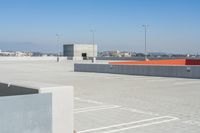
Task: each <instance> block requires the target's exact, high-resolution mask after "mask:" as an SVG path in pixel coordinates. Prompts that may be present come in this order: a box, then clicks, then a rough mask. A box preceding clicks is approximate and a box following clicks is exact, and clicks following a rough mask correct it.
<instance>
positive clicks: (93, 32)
mask: <svg viewBox="0 0 200 133" xmlns="http://www.w3.org/2000/svg"><path fill="white" fill-rule="evenodd" d="M91 33H92V45H93V59H92V63H95V61H96V59H95V44H94V37H95V30H91Z"/></svg>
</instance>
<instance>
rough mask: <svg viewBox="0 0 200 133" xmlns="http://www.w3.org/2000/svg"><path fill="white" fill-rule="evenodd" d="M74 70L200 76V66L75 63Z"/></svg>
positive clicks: (184, 76) (163, 75) (161, 75)
mask: <svg viewBox="0 0 200 133" xmlns="http://www.w3.org/2000/svg"><path fill="white" fill-rule="evenodd" d="M74 71H75V72H97V73H112V74H127V75H144V76H159V77H178V78H197V79H199V78H200V66H155V65H109V64H75V65H74Z"/></svg>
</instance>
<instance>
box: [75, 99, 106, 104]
mask: <svg viewBox="0 0 200 133" xmlns="http://www.w3.org/2000/svg"><path fill="white" fill-rule="evenodd" d="M74 100H77V101H81V102H87V103H93V104H103V103H102V102H99V101H94V100H87V99H82V98H78V97H75V98H74Z"/></svg>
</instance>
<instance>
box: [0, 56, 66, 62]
mask: <svg viewBox="0 0 200 133" xmlns="http://www.w3.org/2000/svg"><path fill="white" fill-rule="evenodd" d="M59 60H60V61H65V60H67V57H59ZM0 61H57V57H54V56H49V57H0Z"/></svg>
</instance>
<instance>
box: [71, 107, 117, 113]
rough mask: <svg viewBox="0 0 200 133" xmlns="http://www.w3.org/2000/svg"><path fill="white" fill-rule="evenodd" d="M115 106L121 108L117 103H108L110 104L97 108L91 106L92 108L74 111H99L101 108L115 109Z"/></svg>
mask: <svg viewBox="0 0 200 133" xmlns="http://www.w3.org/2000/svg"><path fill="white" fill-rule="evenodd" d="M115 108H120V106H117V105H108V106H104V107H97V108H95V107H94V108H91V109H85V110H80V111H74V114H78V113H84V112H92V111H99V110H107V109H115Z"/></svg>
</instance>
